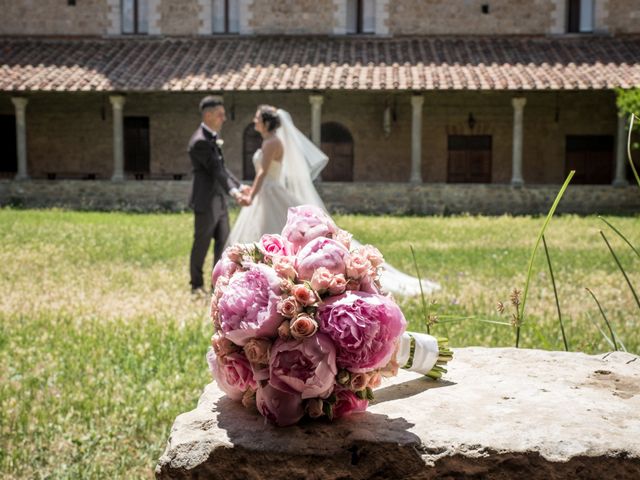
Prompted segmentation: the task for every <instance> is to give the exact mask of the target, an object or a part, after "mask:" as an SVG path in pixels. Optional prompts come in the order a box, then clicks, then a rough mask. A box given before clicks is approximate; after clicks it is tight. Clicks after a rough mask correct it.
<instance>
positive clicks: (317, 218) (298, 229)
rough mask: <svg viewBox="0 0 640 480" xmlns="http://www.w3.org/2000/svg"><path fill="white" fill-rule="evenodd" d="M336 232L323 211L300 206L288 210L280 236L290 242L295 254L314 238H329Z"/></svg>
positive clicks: (308, 206)
mask: <svg viewBox="0 0 640 480" xmlns="http://www.w3.org/2000/svg"><path fill="white" fill-rule="evenodd" d="M337 232H338V227H337V226H336V224H335V223H334V222H333V220H332V219H331V217H330V216H329V215H328V214H327V213H326V212H325V211H324V210H322V209H321V208H319V207H314V206H312V205H301V206H299V207H291V208H289V211H288V212H287V224H286V225H285V227H284V229H283V230H282V236H283V237H284V238H286V239H287V240H288V241H289V242H291V244H292V246H293V251H294V253H295V252H298V251H300V249H301V248H302V247H304V246H305V245H306V244H307V243H309V242H310V241H311V240H313V239H314V238H318V237H327V238H330V237H333V236H334V235H335V234H336V233H337Z"/></svg>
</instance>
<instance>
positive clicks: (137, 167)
mask: <svg viewBox="0 0 640 480" xmlns="http://www.w3.org/2000/svg"><path fill="white" fill-rule="evenodd" d="M150 159H151V155H150V148H149V117H125V118H124V170H125V172H129V173H133V174H134V175H135V177H136V178H137V179H142V178H144V176H145V175H148V174H149V165H150Z"/></svg>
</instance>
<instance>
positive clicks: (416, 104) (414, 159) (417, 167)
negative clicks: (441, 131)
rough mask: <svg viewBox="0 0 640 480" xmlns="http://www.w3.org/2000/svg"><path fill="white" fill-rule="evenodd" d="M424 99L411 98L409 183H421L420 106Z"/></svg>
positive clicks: (419, 97)
mask: <svg viewBox="0 0 640 480" xmlns="http://www.w3.org/2000/svg"><path fill="white" fill-rule="evenodd" d="M423 104H424V97H423V96H422V95H414V96H412V97H411V177H409V181H410V182H411V183H422V105H423Z"/></svg>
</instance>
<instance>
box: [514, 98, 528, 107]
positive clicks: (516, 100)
mask: <svg viewBox="0 0 640 480" xmlns="http://www.w3.org/2000/svg"><path fill="white" fill-rule="evenodd" d="M526 104H527V99H526V98H525V97H513V98H512V99H511V105H513V108H514V109H515V110H522V109H524V106H525V105H526Z"/></svg>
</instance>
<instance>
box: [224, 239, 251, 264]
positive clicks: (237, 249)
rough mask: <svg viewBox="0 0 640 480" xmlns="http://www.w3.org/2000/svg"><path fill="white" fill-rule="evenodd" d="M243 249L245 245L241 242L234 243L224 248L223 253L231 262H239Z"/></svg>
mask: <svg viewBox="0 0 640 480" xmlns="http://www.w3.org/2000/svg"><path fill="white" fill-rule="evenodd" d="M245 250H246V247H245V246H244V245H242V244H241V243H234V244H233V245H230V246H228V247H227V248H226V250H225V251H224V254H225V255H226V256H227V258H228V259H229V260H231V261H232V262H235V263H240V262H242V256H243V255H244V252H245Z"/></svg>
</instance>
